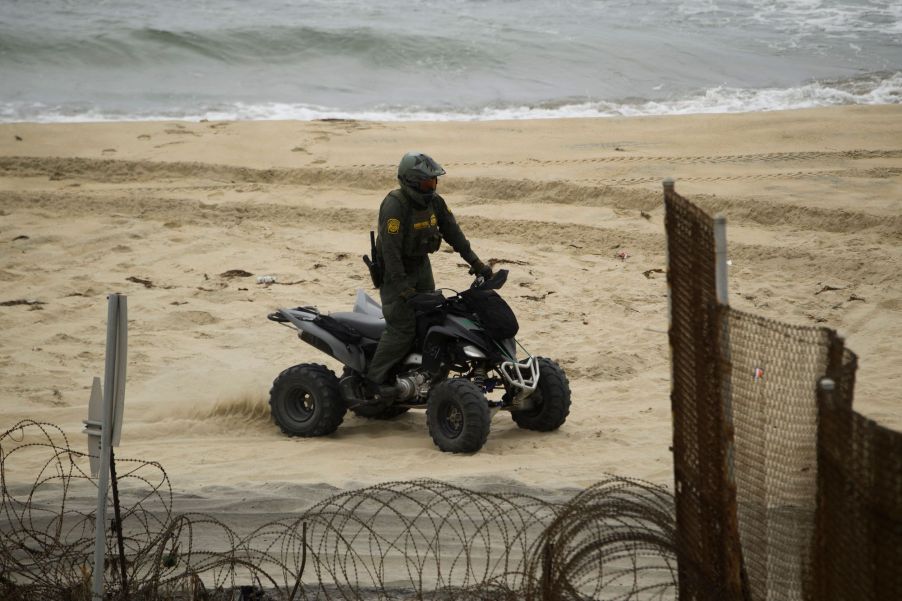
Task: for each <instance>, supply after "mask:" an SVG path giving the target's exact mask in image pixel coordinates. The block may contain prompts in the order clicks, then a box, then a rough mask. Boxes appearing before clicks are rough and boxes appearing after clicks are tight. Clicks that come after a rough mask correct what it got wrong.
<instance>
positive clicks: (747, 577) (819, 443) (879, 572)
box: [664, 184, 902, 601]
mask: <svg viewBox="0 0 902 601" xmlns="http://www.w3.org/2000/svg"><path fill="white" fill-rule="evenodd" d="M664 196H665V205H666V215H667V235H668V258H669V270H668V283H669V286H670V299H671V329H670V343H671V350H672V354H673V389H672V394H671V401H672V406H673V412H674V472H675V474H674V475H675V482H676V495H675V496H676V499H675V503H676V513H677V532H678V534H677V540H678V545H677V557H678V562H679V566H680V568H679V574H680V584H679V587H680V598H681V599H694V600H705V599H711V600H714V599H731V600H732V599H735V600H739V599H743V600H750V601H765V600H766V601H770V600H777V599H779V600H789V601H794V600H805V601H809V600H810V601H815V600H816V601H827V600H833V599H836V600H840V599H843V600H856V601H857V600H875V601H876V600H877V599H887V600H889V599H902V569H900V566H902V433H899V432H893V431H891V430H888V429H886V428H881V427H880V426H878V425H877V424H875V423H874V422H872V421H870V420H867V419H865V418H864V417H862V416H860V415H858V414H856V413H855V412H854V411H853V410H852V398H853V392H854V384H855V370H856V367H857V358H856V357H855V355H854V353H852V352H850V351H848V350H846V349H844V347H843V341H842V339H841V338H840V337H839V336H838V335H837V333H836V332H835V331H834V330H830V329H827V328H815V327H805V326H794V325H789V324H785V323H781V322H778V321H774V320H769V319H765V318H762V317H759V316H756V315H751V314H748V313H744V312H741V311H737V310H735V309H732V308H730V307H728V306H725V305H722V304H718V302H717V296H716V288H717V282H716V275H715V274H716V266H715V260H716V259H715V243H714V220H713V219H712V218H711V217H710V216H708V215H706V214H705V213H704V212H702V211H701V210H699V209H698V208H697V207H695V206H694V205H692V203H690V202H689V201H688V200H686V199H685V198H683V197H682V196H680V195H679V194H677V193H676V192H675V191H674V189H673V185H672V184H665V191H664ZM825 377H829V379H830V381H831V382H832V390H831V391H828V392H821V393H820V394H819V385H820V382H821V379H822V378H825Z"/></svg>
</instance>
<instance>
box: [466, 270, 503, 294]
mask: <svg viewBox="0 0 902 601" xmlns="http://www.w3.org/2000/svg"><path fill="white" fill-rule="evenodd" d="M508 273H509V272H508V270H507V269H499V270H498V271H496V272H495V273H493V274H492V277H490V278H488V279H486V278H484V277H482V276H481V275H480V276H476V279H475V280H473V283H472V284H470V290H499V289H500V288H501V287H502V286H504V283H505V282H507V275H508Z"/></svg>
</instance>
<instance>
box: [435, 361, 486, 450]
mask: <svg viewBox="0 0 902 601" xmlns="http://www.w3.org/2000/svg"><path fill="white" fill-rule="evenodd" d="M426 423H427V425H428V426H429V435H430V436H431V437H432V441H433V442H434V443H435V444H436V446H437V447H438V448H439V449H441V450H442V451H445V452H446V453H475V452H476V451H478V450H479V449H481V448H482V445H484V444H485V441H486V439H487V438H488V436H489V428H490V425H491V414H490V412H489V405H488V402H487V401H486V398H485V394H484V393H483V391H482V389H481V388H480V387H479V386H477V385H476V384H474V383H472V382H470V381H469V380H466V379H463V378H454V379H451V380H445V381H444V382H442V383H441V384H438V385H437V386H436V387H435V388H433V389H432V392H430V393H429V400H428V401H427V404H426Z"/></svg>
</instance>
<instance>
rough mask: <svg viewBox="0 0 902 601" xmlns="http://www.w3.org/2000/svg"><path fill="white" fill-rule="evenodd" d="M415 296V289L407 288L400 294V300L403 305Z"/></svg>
mask: <svg viewBox="0 0 902 601" xmlns="http://www.w3.org/2000/svg"><path fill="white" fill-rule="evenodd" d="M416 295H417V291H416V289H415V288H408V289H407V290H405V291H404V292H402V293H401V300H402V301H404V302H405V303H406V302H407V301H409V300H410V299H412V298H413V297H415V296H416Z"/></svg>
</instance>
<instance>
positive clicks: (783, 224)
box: [0, 106, 902, 510]
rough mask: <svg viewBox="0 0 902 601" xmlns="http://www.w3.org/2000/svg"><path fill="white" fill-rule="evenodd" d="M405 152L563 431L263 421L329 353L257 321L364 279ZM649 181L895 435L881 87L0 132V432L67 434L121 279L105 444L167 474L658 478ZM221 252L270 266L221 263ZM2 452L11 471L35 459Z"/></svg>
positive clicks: (888, 139) (214, 487)
mask: <svg viewBox="0 0 902 601" xmlns="http://www.w3.org/2000/svg"><path fill="white" fill-rule="evenodd" d="M409 149H420V150H422V151H425V152H428V153H430V154H431V155H433V156H434V157H435V158H436V159H437V160H439V161H440V162H441V163H442V164H443V165H444V166H445V167H446V168H447V170H448V175H447V176H445V177H444V178H443V179H442V181H441V183H440V191H441V192H442V193H443V194H444V196H445V198H446V199H447V200H448V202H449V205H450V206H451V208H452V209H453V210H454V212H455V214H456V215H457V216H458V218H459V220H460V222H461V224H462V226H463V229H464V231H465V232H466V233H467V235H468V236H469V237H470V240H471V241H472V243H473V246H474V248H475V249H476V251H477V252H478V254H479V255H480V256H481V257H482V258H483V259H490V258H495V259H499V260H501V261H502V263H504V262H507V263H508V264H506V265H503V266H504V267H507V268H509V269H510V270H511V278H510V280H509V283H508V285H507V287H506V288H505V289H504V290H503V293H504V296H505V297H506V298H507V300H508V301H509V302H510V304H511V305H512V306H513V307H514V309H515V311H516V312H517V314H518V316H519V319H520V322H521V334H520V339H521V341H522V342H523V343H524V345H525V346H526V347H527V348H528V349H529V350H530V351H531V352H532V353H533V354H539V355H544V356H549V357H552V358H555V359H557V360H558V361H559V362H560V363H561V364H562V365H563V366H564V368H565V369H566V371H567V373H568V375H569V378H570V383H571V387H572V389H573V407H572V411H571V414H570V418H569V419H568V421H567V423H566V424H565V425H564V426H563V427H562V428H561V429H560V431H557V432H553V433H549V434H540V433H534V432H526V431H521V430H519V429H518V428H517V427H516V426H515V424H514V423H513V422H512V421H511V420H510V418H509V416H507V414H504V413H502V414H499V415H497V416H496V418H495V420H494V422H493V424H492V432H491V434H490V436H489V439H488V442H487V444H486V446H485V447H484V448H483V449H482V451H481V452H479V453H477V454H475V455H472V456H454V455H450V454H444V453H441V452H439V451H438V450H437V449H436V447H434V446H433V444H432V441H431V440H430V439H429V436H428V434H427V432H426V425H425V416H424V414H423V413H422V412H418V411H417V412H410V413H408V414H406V415H404V416H402V417H400V418H398V419H396V420H394V421H389V422H373V421H368V420H364V419H361V418H357V417H354V416H352V415H350V414H349V415H348V417H346V419H345V422H344V424H342V426H341V427H340V428H339V430H338V432H337V433H336V434H335V435H333V436H329V437H326V438H318V439H291V438H288V437H285V436H284V435H282V434H281V433H280V432H279V431H278V429H277V428H276V427H275V426H274V425H273V424H272V423H271V422H270V419H269V412H268V406H267V399H268V396H267V395H268V390H269V386H270V383H271V381H272V380H273V378H274V377H275V376H276V375H277V374H278V373H279V371H281V370H282V369H284V368H286V367H288V366H291V365H294V364H296V363H302V362H307V361H316V362H326V363H328V364H329V365H330V366H332V367H335V365H334V363H330V361H329V360H328V358H326V357H324V356H323V355H322V354H320V353H318V352H316V351H315V350H314V349H313V348H312V347H310V346H308V345H306V344H304V343H303V342H301V341H300V340H298V339H297V337H296V336H295V335H293V333H292V332H291V331H290V330H287V329H283V328H280V327H279V326H278V325H276V324H273V323H272V322H269V321H267V320H266V314H267V313H268V312H269V311H271V310H272V309H273V308H275V307H285V306H296V305H299V304H315V305H318V306H319V307H320V308H321V309H323V310H327V311H337V310H349V309H350V307H351V305H352V303H353V297H354V292H355V289H356V288H358V287H363V288H366V289H368V290H369V286H368V279H367V276H366V271H365V267H364V265H363V263H362V262H361V260H360V256H361V255H362V254H364V253H366V252H368V247H369V240H368V235H367V232H368V231H369V230H370V229H371V228H372V227H373V226H374V222H375V218H376V212H377V209H378V206H379V203H380V201H381V200H382V198H383V197H384V195H385V193H386V192H387V191H388V190H390V189H391V188H392V187H393V183H394V169H395V165H396V164H397V160H398V159H399V158H400V156H401V155H402V154H403V152H405V151H407V150H409ZM666 176H673V177H674V178H676V180H677V190H678V191H680V192H681V193H683V194H684V195H686V196H688V197H690V198H692V199H694V200H696V201H697V202H698V203H699V204H701V205H702V206H703V207H705V208H707V209H709V210H710V211H711V212H718V211H719V212H723V213H724V214H726V215H727V217H728V220H729V230H728V237H729V241H730V257H731V260H732V269H731V272H730V293H731V300H732V302H733V304H734V305H735V306H737V307H739V308H742V309H748V310H754V311H756V312H758V313H761V314H764V315H766V316H769V317H773V318H776V319H780V320H784V321H788V322H791V323H799V324H822V325H825V326H830V327H834V328H838V329H839V330H841V331H842V332H843V333H844V334H845V335H846V336H847V342H848V345H849V346H850V347H851V348H852V349H853V350H854V351H855V352H857V353H858V354H859V356H860V360H861V368H860V371H859V377H858V384H857V395H856V396H857V398H856V401H855V403H856V406H857V408H858V409H859V411H861V412H863V413H865V414H866V415H868V416H870V417H872V418H875V419H877V420H878V421H880V422H881V423H883V424H886V425H889V426H891V427H894V428H897V429H900V428H902V408H900V405H899V392H898V391H899V390H900V388H902V378H900V371H902V370H900V367H899V366H900V365H902V344H900V343H899V340H900V339H902V278H900V265H902V263H900V258H902V106H882V107H844V108H831V109H817V110H805V111H789V112H775V113H756V114H743V115H720V116H682V117H656V118H628V119H627V118H624V119H591V120H577V119H574V120H552V121H531V122H526V121H511V122H483V123H404V124H385V123H366V122H345V121H319V122H238V123H221V122H201V123H176V122H143V123H116V124H76V125H62V124H55V125H33V124H32V125H29V124H6V125H0V302H5V301H15V300H29V301H37V302H40V303H42V304H32V305H26V304H17V305H7V306H0V330H2V332H3V336H2V338H0V430H5V429H6V428H8V427H10V426H12V425H13V424H15V423H16V422H17V421H18V420H20V419H23V418H32V419H36V420H40V421H49V422H53V423H56V424H58V425H60V426H62V427H63V428H64V430H65V431H66V432H67V433H68V434H69V437H70V440H71V441H73V444H74V446H76V447H77V448H81V447H82V445H83V440H84V439H83V438H82V437H81V435H80V429H81V420H82V419H84V418H85V417H86V412H87V410H86V405H87V399H88V395H89V388H90V384H91V379H92V377H93V376H95V375H102V371H103V354H104V340H105V338H104V336H105V319H106V300H105V294H106V293H108V292H111V291H118V292H122V293H124V294H127V295H128V304H129V336H130V339H129V364H128V384H127V390H126V412H125V423H124V428H123V435H122V446H121V448H120V449H119V450H118V451H117V455H118V456H120V457H134V458H142V459H150V460H156V461H159V462H161V463H162V464H163V466H164V467H165V468H166V470H167V471H168V474H169V477H170V479H171V481H172V484H173V487H174V488H175V489H176V490H177V491H184V492H186V493H191V494H198V495H202V496H203V497H204V498H210V499H212V498H214V497H217V496H218V497H222V496H228V495H229V494H230V493H229V491H234V490H235V489H241V490H242V491H245V493H247V492H248V491H255V492H256V493H258V494H259V495H263V496H266V495H277V494H278V493H279V491H285V492H286V494H287V495H289V496H290V495H291V494H294V493H289V492H288V491H291V490H295V488H294V487H296V486H299V485H305V486H306V485H310V486H312V485H318V484H326V485H330V486H335V487H339V488H345V487H352V486H357V485H366V484H371V483H376V482H381V481H386V480H399V479H409V478H417V477H435V478H440V479H446V480H452V481H455V482H457V483H463V484H467V483H480V482H482V483H491V482H498V481H501V480H505V481H516V482H520V483H522V484H524V485H526V486H531V487H539V488H548V489H561V488H568V487H574V486H578V487H582V486H586V485H588V484H590V483H593V482H595V481H597V480H598V479H600V478H601V477H602V475H603V474H605V473H614V474H619V475H625V476H633V477H638V478H642V479H646V480H650V481H652V482H656V483H660V484H664V485H669V484H670V483H671V481H672V462H671V456H670V452H669V451H668V446H669V444H670V438H671V420H670V403H669V398H668V395H669V387H670V384H669V364H668V345H667V336H666V330H667V288H666V283H665V278H664V275H663V273H662V270H663V269H664V267H665V251H664V249H665V238H664V227H663V208H662V198H661V185H660V182H661V180H662V179H663V178H664V177H666ZM621 251H623V252H625V253H627V254H628V258H626V259H625V260H621V259H620V258H618V257H617V256H616V255H617V254H618V253H619V252H621ZM433 264H434V269H435V272H436V280H437V282H439V285H441V286H447V287H452V288H458V289H459V288H461V287H464V286H466V285H467V283H468V281H469V278H468V276H467V275H466V271H465V269H464V268H463V267H461V260H460V259H459V257H457V256H456V255H453V254H448V253H445V252H440V253H439V254H438V255H437V256H436V257H435V259H434V261H433ZM234 269H241V270H246V271H247V272H250V273H252V274H254V276H258V275H264V274H266V275H273V276H275V277H276V278H277V280H278V282H279V283H278V284H276V285H272V286H269V287H266V286H261V285H258V284H256V280H255V277H246V278H232V279H229V278H224V277H222V276H221V275H220V274H222V273H223V272H226V271H227V270H234ZM370 292H371V293H372V291H370ZM19 468H20V471H17V472H15V473H12V474H8V475H7V476H8V477H11V478H12V481H13V482H14V481H15V480H16V479H18V478H22V479H24V480H27V479H28V478H29V476H32V475H33V474H29V473H26V472H27V471H28V466H19ZM308 504H309V503H308V502H306V501H305V500H304V499H299V500H298V506H299V507H300V506H306V505H308ZM201 505H203V504H201ZM212 506H213V505H207V508H210V507H212ZM192 508H193V509H198V508H202V507H198V506H197V505H195V506H192ZM280 508H281V509H283V510H290V509H292V506H291V504H290V503H289V504H288V505H280Z"/></svg>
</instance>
